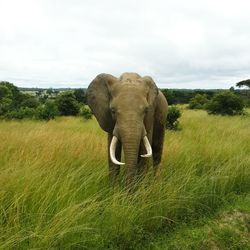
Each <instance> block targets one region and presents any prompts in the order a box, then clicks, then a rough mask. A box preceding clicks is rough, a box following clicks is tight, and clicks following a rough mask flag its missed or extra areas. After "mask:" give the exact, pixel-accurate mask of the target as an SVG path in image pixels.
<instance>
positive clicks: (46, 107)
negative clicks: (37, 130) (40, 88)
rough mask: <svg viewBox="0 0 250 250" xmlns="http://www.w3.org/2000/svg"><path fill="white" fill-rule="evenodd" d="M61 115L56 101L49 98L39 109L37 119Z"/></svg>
mask: <svg viewBox="0 0 250 250" xmlns="http://www.w3.org/2000/svg"><path fill="white" fill-rule="evenodd" d="M58 115H59V111H58V108H57V105H56V103H55V101H52V100H48V101H47V102H46V103H45V104H42V105H40V106H39V107H38V109H37V119H40V120H47V121H48V120H51V119H54V118H55V117H56V116H58Z"/></svg>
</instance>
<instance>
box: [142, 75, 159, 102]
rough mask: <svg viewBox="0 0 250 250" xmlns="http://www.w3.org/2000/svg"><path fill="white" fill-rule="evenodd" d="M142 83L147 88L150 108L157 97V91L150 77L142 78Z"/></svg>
mask: <svg viewBox="0 0 250 250" xmlns="http://www.w3.org/2000/svg"><path fill="white" fill-rule="evenodd" d="M142 79H143V81H144V83H145V84H146V86H147V87H148V96H147V99H148V103H149V105H150V106H152V105H153V104H154V103H155V99H156V97H157V96H158V93H159V90H158V88H157V86H156V84H155V82H154V80H153V79H152V77H150V76H144V77H143V78H142Z"/></svg>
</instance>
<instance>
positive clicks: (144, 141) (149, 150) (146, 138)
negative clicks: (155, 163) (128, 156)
mask: <svg viewBox="0 0 250 250" xmlns="http://www.w3.org/2000/svg"><path fill="white" fill-rule="evenodd" d="M143 143H144V146H145V148H146V151H147V153H146V154H145V155H141V157H150V156H151V155H152V148H151V145H150V143H149V141H148V137H147V136H144V137H143Z"/></svg>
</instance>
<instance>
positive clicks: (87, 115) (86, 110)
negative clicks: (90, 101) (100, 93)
mask: <svg viewBox="0 0 250 250" xmlns="http://www.w3.org/2000/svg"><path fill="white" fill-rule="evenodd" d="M92 115H93V114H92V112H91V110H90V108H89V107H88V106H86V105H85V106H82V107H81V109H80V116H83V118H84V119H86V120H88V119H91V118H92Z"/></svg>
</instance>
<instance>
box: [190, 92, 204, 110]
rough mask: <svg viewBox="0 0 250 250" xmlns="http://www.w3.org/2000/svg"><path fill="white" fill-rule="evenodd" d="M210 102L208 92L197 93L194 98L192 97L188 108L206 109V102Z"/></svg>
mask: <svg viewBox="0 0 250 250" xmlns="http://www.w3.org/2000/svg"><path fill="white" fill-rule="evenodd" d="M207 103H208V99H207V95H206V94H203V95H201V94H197V95H195V96H194V97H193V98H191V100H190V102H189V105H188V108H190V109H204V108H205V107H206V104H207Z"/></svg>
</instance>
